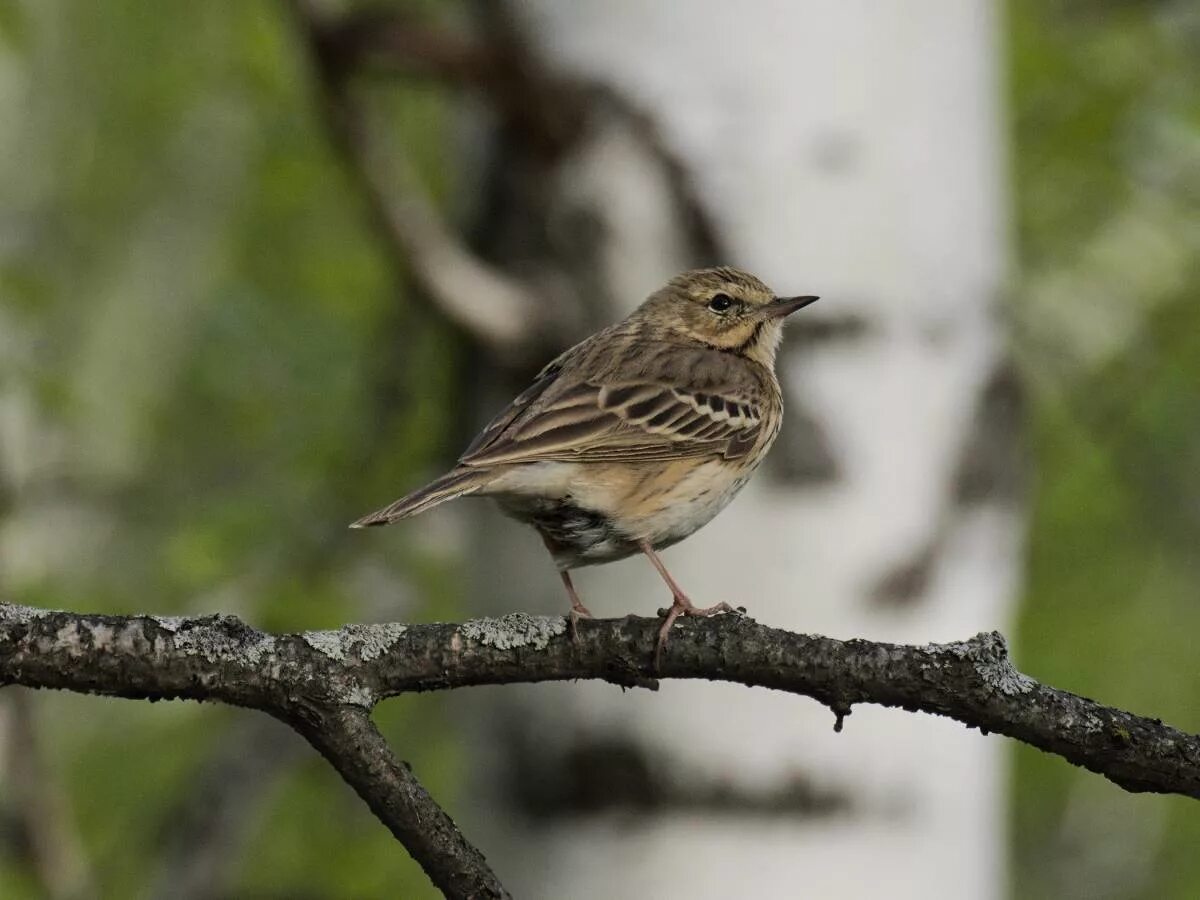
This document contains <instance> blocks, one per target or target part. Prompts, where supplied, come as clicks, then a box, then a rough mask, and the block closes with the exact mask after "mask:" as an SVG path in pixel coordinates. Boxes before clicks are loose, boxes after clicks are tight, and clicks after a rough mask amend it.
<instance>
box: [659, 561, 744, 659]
mask: <svg viewBox="0 0 1200 900" xmlns="http://www.w3.org/2000/svg"><path fill="white" fill-rule="evenodd" d="M639 546H640V547H641V548H642V552H643V553H645V554H646V556H648V557H649V558H650V562H651V563H653V564H654V568H656V569H658V574H659V575H661V576H662V577H663V581H665V582H666V583H667V587H669V588H670V589H671V597H672V598H673V602H672V603H671V608H670V609H668V610H667V614H666V617H665V618H664V619H663V623H662V627H661V628H659V629H658V641H657V642H656V643H655V645H654V668H656V669H657V668H658V667H659V663H660V662H661V661H662V651H663V647H665V646H667V635H668V634H670V632H671V626H672V625H674V624H675V620H676V619H678V618H679V617H680V616H699V617H701V618H707V617H708V616H715V615H717V613H731V612H736V610H734V608H733V607H732V606H730V605H729V604H728V603H716V604H714V605H712V606H696V605H695V604H694V603H692V601H691V598H690V597H688V595H687V594H685V593H684V592H683V588H681V587H680V586H679V585H678V584H676V583H675V579H674V578H672V577H671V573H670V572H668V571H667V567H666V566H664V565H663V561H662V560H661V559H659V558H658V554H657V553H655V552H654V548H653V547H651V546H650V544H648V543H647V542H646V541H642V542H641V543H640V544H639Z"/></svg>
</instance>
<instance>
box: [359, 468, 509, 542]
mask: <svg viewBox="0 0 1200 900" xmlns="http://www.w3.org/2000/svg"><path fill="white" fill-rule="evenodd" d="M493 477H494V475H493V473H492V472H490V471H488V470H483V471H480V470H478V469H454V470H453V471H451V472H447V473H446V474H445V475H443V476H442V477H441V478H438V479H435V480H434V481H431V482H430V483H429V484H427V485H425V487H423V488H420V489H419V490H415V491H413V492H412V493H411V494H409V495H408V496H406V497H401V498H400V499H399V500H397V501H396V502H395V503H392V504H390V505H388V506H385V507H384V508H383V509H378V510H376V511H375V512H373V513H370V514H369V515H366V516H363V517H362V518H361V519H359V520H358V521H357V522H354V523H353V524H351V526H350V527H351V528H371V527H373V526H375V525H391V524H392V523H393V522H395V521H396V520H398V519H407V518H408V517H409V516H415V515H416V514H417V513H423V512H425V510H427V509H432V508H433V507H435V506H437V505H438V504H439V503H445V502H446V501H447V500H453V499H454V498H455V497H465V496H466V495H468V494H473V493H475V492H476V491H477V490H479V489H480V488H482V487H484V486H486V485H487V483H488V482H489V481H491V480H492V478H493Z"/></svg>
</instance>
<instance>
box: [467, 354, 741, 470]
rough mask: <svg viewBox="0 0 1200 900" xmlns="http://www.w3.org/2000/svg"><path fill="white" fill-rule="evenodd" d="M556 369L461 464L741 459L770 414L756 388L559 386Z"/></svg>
mask: <svg viewBox="0 0 1200 900" xmlns="http://www.w3.org/2000/svg"><path fill="white" fill-rule="evenodd" d="M554 367H555V364H554V363H552V364H551V365H550V366H548V367H547V368H546V369H543V370H542V373H541V374H540V375H539V376H538V378H537V379H536V380H535V381H534V383H533V385H532V386H531V387H530V388H529V389H528V390H526V391H525V392H524V393H522V394H521V396H519V397H518V398H517V399H516V400H514V401H513V403H512V405H511V406H510V407H509V408H508V409H507V410H505V411H504V412H503V413H501V415H500V416H498V417H497V418H496V419H495V420H493V421H492V423H491V424H489V425H488V426H487V428H485V429H484V431H483V433H482V434H480V436H479V437H478V438H476V440H475V442H474V443H473V444H472V445H471V447H470V448H468V450H467V452H466V453H465V454H464V455H463V457H462V459H461V460H460V463H461V464H462V465H465V466H489V465H496V464H506V463H525V462H539V461H576V462H623V461H628V462H633V461H656V460H663V461H666V460H672V459H678V458H679V457H682V456H703V455H709V454H711V455H717V456H724V457H726V458H727V459H736V458H739V457H741V456H744V455H745V454H746V453H748V452H749V451H750V449H751V448H752V447H754V446H755V444H756V442H757V440H758V436H759V432H760V428H761V427H762V418H763V413H762V409H761V403H760V401H759V400H758V398H757V397H755V396H753V395H752V392H749V391H738V390H736V389H723V390H714V389H712V388H709V389H708V390H706V391H695V390H691V389H684V388H680V387H675V386H671V385H666V384H663V383H661V382H657V381H652V380H642V381H632V382H619V383H600V384H598V383H595V382H590V381H584V382H579V383H576V384H573V385H556V384H554V382H555V381H556V380H557V379H558V376H559V371H558V370H555V368H554ZM552 388H553V389H552Z"/></svg>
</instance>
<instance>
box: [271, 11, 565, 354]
mask: <svg viewBox="0 0 1200 900" xmlns="http://www.w3.org/2000/svg"><path fill="white" fill-rule="evenodd" d="M290 8H291V10H292V12H293V17H294V19H295V21H296V26H297V31H298V34H299V39H300V43H301V45H302V46H303V47H304V48H305V49H306V50H307V51H308V53H309V56H310V58H311V61H312V69H313V76H314V77H313V83H314V90H315V92H316V94H317V97H316V102H317V107H318V110H319V112H320V113H321V116H322V119H323V121H324V122H325V125H326V130H327V131H328V133H329V137H330V140H331V142H332V143H333V146H334V148H335V150H336V151H337V152H338V154H339V155H340V156H341V158H342V159H343V160H344V162H345V164H346V171H347V174H348V175H349V176H350V177H351V178H352V179H353V180H354V181H356V182H357V183H358V186H359V188H360V190H361V193H362V195H363V197H364V199H365V201H366V203H367V206H368V209H369V212H370V215H371V220H372V222H373V223H374V226H375V230H376V232H377V233H378V235H379V236H380V238H381V239H382V241H383V243H384V246H385V247H387V248H388V250H389V255H390V256H391V257H392V258H393V259H394V260H397V261H400V260H403V261H404V263H405V265H406V266H407V267H408V270H409V271H410V272H411V275H412V276H413V277H414V278H415V280H416V281H417V283H418V284H419V285H420V286H421V288H422V290H423V291H424V292H425V293H426V295H427V296H428V297H429V298H430V299H431V300H432V301H433V302H434V303H435V304H436V305H437V307H438V308H439V309H440V310H441V312H442V314H443V315H445V316H446V317H447V318H448V319H450V320H451V321H452V322H454V323H455V324H457V325H458V326H459V327H461V328H462V329H464V330H465V331H466V332H467V333H468V334H469V335H471V337H472V338H473V339H474V340H475V341H477V342H478V343H480V344H482V345H483V346H485V347H487V348H488V349H490V350H491V351H492V352H494V353H496V354H497V355H498V356H499V357H501V358H505V359H508V360H510V361H511V360H514V359H515V360H519V359H521V358H522V357H524V356H526V355H528V354H529V353H531V352H532V351H533V350H534V349H535V348H536V347H537V345H538V344H539V343H540V341H539V338H541V334H540V331H541V328H542V322H541V319H542V313H543V310H542V309H541V304H540V303H539V302H538V300H537V298H536V297H535V296H534V295H533V294H532V293H531V292H530V291H529V290H528V289H527V288H526V287H525V286H523V285H521V284H520V283H518V282H517V281H516V280H515V279H513V278H511V277H509V276H508V275H507V274H506V273H504V272H502V271H500V270H499V269H497V268H495V267H493V266H489V265H488V264H487V263H485V262H484V261H483V260H481V259H479V258H478V257H476V256H475V255H474V254H472V253H471V251H470V250H469V249H467V247H466V246H465V245H464V244H463V243H462V242H461V241H459V240H458V238H457V237H456V236H455V235H454V233H453V231H452V230H451V229H450V227H449V225H448V224H447V223H446V222H444V221H443V220H442V219H441V217H440V216H439V215H438V213H437V210H436V207H435V206H434V203H433V201H432V199H431V198H430V197H429V195H428V192H427V191H426V190H425V188H424V186H423V185H422V184H421V181H420V178H419V177H418V175H417V173H416V172H415V171H414V169H413V167H412V165H411V163H409V161H408V160H407V159H405V157H404V155H403V152H402V148H401V147H399V146H397V145H395V144H394V142H393V144H392V145H390V146H389V147H388V148H387V153H386V155H385V154H384V153H383V152H382V150H381V149H380V148H379V147H378V146H377V144H378V143H379V141H378V139H377V138H376V137H375V136H374V135H373V134H372V133H371V131H370V128H369V121H368V117H367V115H366V112H365V110H364V109H363V107H362V105H361V104H360V102H359V101H358V100H357V99H356V98H355V95H354V91H353V85H352V83H351V81H352V79H353V77H354V75H355V74H356V67H357V65H358V63H359V62H360V59H359V57H360V55H361V50H359V49H358V47H359V44H360V43H361V42H362V40H363V39H364V35H366V34H369V33H370V32H371V30H372V25H373V23H374V21H375V17H374V16H370V17H368V18H364V19H361V20H360V19H358V18H355V19H345V20H342V19H330V18H327V17H326V16H324V15H323V14H322V13H320V12H319V11H318V10H317V9H316V8H315V4H313V3H311V2H309V0H291V3H290Z"/></svg>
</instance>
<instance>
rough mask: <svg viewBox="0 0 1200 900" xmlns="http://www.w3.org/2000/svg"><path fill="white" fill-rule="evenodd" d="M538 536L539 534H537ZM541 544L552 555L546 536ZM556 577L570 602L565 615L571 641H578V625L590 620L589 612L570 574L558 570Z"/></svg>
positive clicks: (550, 545)
mask: <svg viewBox="0 0 1200 900" xmlns="http://www.w3.org/2000/svg"><path fill="white" fill-rule="evenodd" d="M539 534H540V532H539ZM542 543H543V544H545V545H546V549H547V550H549V551H550V555H551V556H553V555H554V545H553V544H551V543H550V539H549V538H548V537H546V535H544V534H543V535H542ZM558 577H559V578H561V579H562V583H563V587H565V588H566V589H567V597H568V598H569V599H570V601H571V611H570V612H569V613H567V621H568V623H569V624H570V626H571V640H573V641H578V640H579V629H578V623H579V620H580V619H590V618H592V613H591V611H590V610H589V609H588V608H587V607H586V606H584V605H583V603H582V602H581V601H580V599H579V594H578V593H576V591H575V585H574V584H573V583H572V581H571V573H570V572H568V571H567V570H566V569H560V570H559V572H558Z"/></svg>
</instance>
